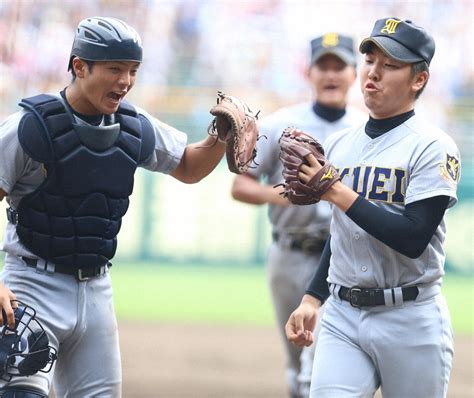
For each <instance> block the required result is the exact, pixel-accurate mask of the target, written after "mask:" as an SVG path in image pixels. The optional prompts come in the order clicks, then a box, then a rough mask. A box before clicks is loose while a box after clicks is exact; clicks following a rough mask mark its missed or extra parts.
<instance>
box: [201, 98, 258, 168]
mask: <svg viewBox="0 0 474 398" xmlns="http://www.w3.org/2000/svg"><path fill="white" fill-rule="evenodd" d="M210 113H211V114H212V115H214V116H215V117H214V119H213V120H212V121H211V123H210V124H209V128H208V133H209V134H210V135H213V136H216V137H217V138H218V139H219V140H220V141H222V142H225V143H226V157H227V165H228V166H229V170H230V171H231V172H233V173H236V174H241V173H245V172H246V171H247V169H248V168H249V167H250V165H251V163H252V162H253V161H254V159H255V156H257V149H256V145H257V140H258V129H257V123H256V121H257V119H258V114H259V113H260V112H257V114H254V113H253V112H252V111H251V110H250V108H249V107H248V106H247V104H246V103H245V102H243V101H241V100H239V99H238V98H235V97H231V96H230V95H225V94H224V93H223V92H221V91H218V92H217V105H215V106H213V107H212V108H211V110H210Z"/></svg>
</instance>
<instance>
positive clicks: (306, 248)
mask: <svg viewBox="0 0 474 398" xmlns="http://www.w3.org/2000/svg"><path fill="white" fill-rule="evenodd" d="M272 237H273V240H274V241H275V242H278V241H279V240H280V234H279V233H278V232H273V233H272ZM289 239H290V244H289V247H290V249H292V250H301V251H302V252H303V253H305V254H307V255H315V254H321V252H322V251H323V249H324V245H325V244H326V239H318V238H315V237H305V238H289Z"/></svg>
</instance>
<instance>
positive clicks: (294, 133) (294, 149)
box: [278, 127, 341, 205]
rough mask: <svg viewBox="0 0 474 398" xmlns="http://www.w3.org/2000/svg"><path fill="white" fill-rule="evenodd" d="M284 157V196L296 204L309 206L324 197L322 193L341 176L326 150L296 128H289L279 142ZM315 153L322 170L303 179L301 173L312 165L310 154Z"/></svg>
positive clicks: (281, 158)
mask: <svg viewBox="0 0 474 398" xmlns="http://www.w3.org/2000/svg"><path fill="white" fill-rule="evenodd" d="M278 142H279V144H280V160H281V161H282V163H283V172H282V174H283V178H284V180H285V182H284V184H283V186H284V191H283V196H284V197H286V198H288V200H289V201H290V202H291V203H293V204H295V205H309V204H313V203H317V202H319V201H320V200H321V196H322V195H323V194H324V193H325V192H326V191H327V190H328V189H329V188H330V187H331V186H332V185H333V184H334V183H335V182H337V181H339V180H340V179H341V177H340V176H339V174H338V173H337V171H336V169H335V168H334V166H333V165H332V164H331V163H329V161H328V160H327V159H326V158H325V157H324V149H323V147H322V146H321V144H320V143H319V142H318V141H316V140H315V139H314V138H313V137H311V136H309V135H308V134H306V133H304V132H303V131H301V130H298V129H296V128H295V127H288V128H286V129H285V130H283V133H282V135H281V137H280V140H279V141H278ZM309 154H313V155H314V157H315V158H316V159H317V160H318V162H319V163H320V164H321V166H322V169H321V170H320V171H319V172H317V173H316V174H315V176H314V177H313V178H311V180H309V181H308V182H307V183H304V182H303V181H301V180H300V179H299V177H298V172H299V171H300V167H301V166H302V165H303V164H308V161H307V160H306V156H308V155H309Z"/></svg>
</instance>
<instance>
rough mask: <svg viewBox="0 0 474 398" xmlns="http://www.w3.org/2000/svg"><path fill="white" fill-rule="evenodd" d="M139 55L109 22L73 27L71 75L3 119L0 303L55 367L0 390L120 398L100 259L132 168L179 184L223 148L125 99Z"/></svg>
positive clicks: (136, 45)
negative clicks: (29, 326) (19, 304)
mask: <svg viewBox="0 0 474 398" xmlns="http://www.w3.org/2000/svg"><path fill="white" fill-rule="evenodd" d="M141 62H142V46H141V42H140V37H139V36H138V34H137V32H136V31H135V30H134V29H133V28H132V27H130V26H129V25H127V24H126V23H125V22H123V21H120V20H118V19H114V18H88V19H85V20H83V21H81V22H80V24H79V26H78V29H77V32H76V36H75V39H74V44H73V48H72V51H71V55H70V62H69V69H70V70H71V73H72V75H73V80H72V82H71V83H70V84H69V85H68V86H67V87H66V88H65V89H64V90H62V91H61V92H60V93H58V94H55V95H41V96H36V97H32V98H28V99H25V100H23V101H22V106H23V108H24V109H23V110H21V111H19V112H17V113H15V114H13V115H11V116H10V117H9V118H7V120H6V121H4V122H3V123H2V124H1V125H0V143H1V145H0V152H1V153H0V200H1V199H3V198H4V197H6V198H7V202H8V204H9V205H10V209H9V211H8V216H9V223H8V225H7V231H6V236H5V241H4V246H3V250H4V251H5V252H6V256H5V266H4V270H3V272H2V274H1V281H2V283H0V309H2V310H3V311H4V312H5V314H6V318H7V319H0V322H1V323H3V322H8V324H9V325H10V326H12V325H14V319H13V311H12V306H11V303H10V300H13V299H15V298H17V299H19V300H22V301H23V302H25V303H27V304H29V305H32V306H33V307H34V308H35V309H36V310H37V314H38V319H41V321H42V323H43V325H44V326H45V329H46V330H47V332H48V334H49V337H50V341H51V345H53V346H54V347H55V348H56V349H57V350H58V360H57V362H56V367H55V371H54V372H51V373H48V374H36V375H34V376H31V377H29V378H21V377H19V378H14V379H13V380H12V381H11V382H10V383H5V382H0V386H1V387H2V388H1V390H0V396H2V397H16V398H18V397H20V398H21V397H27V398H34V397H46V396H47V394H48V393H49V391H50V388H51V382H52V380H51V379H52V378H53V373H54V390H55V394H56V396H57V397H61V398H64V397H86V396H87V397H91V396H94V397H98V396H100V397H114V398H116V397H119V396H120V395H121V366H120V353H119V341H118V333H117V322H116V318H115V314H114V309H113V301H112V286H111V279H110V276H109V273H108V268H109V267H110V263H109V262H108V261H109V260H110V259H111V258H112V257H113V256H114V254H115V250H116V245H117V240H116V236H117V234H118V232H119V229H120V224H121V219H122V216H123V215H124V214H125V213H126V211H127V208H128V197H129V195H130V194H131V192H132V189H133V175H134V173H135V170H136V168H137V166H140V167H144V168H146V169H148V170H151V171H156V172H161V173H165V174H170V175H172V176H173V177H175V178H176V179H178V180H180V181H182V182H185V183H194V182H197V181H199V180H200V179H202V178H203V177H205V176H207V175H208V174H209V173H210V172H211V171H212V170H213V169H214V168H215V167H216V165H217V164H218V162H219V161H220V159H221V158H222V155H223V154H224V151H225V144H223V143H221V142H216V141H217V138H215V137H211V136H208V137H207V138H206V139H204V140H203V141H201V142H198V143H195V144H189V145H186V135H185V134H184V133H182V132H180V131H178V130H176V129H174V128H172V127H171V126H168V125H166V124H164V123H162V122H160V121H159V120H157V119H155V118H154V117H152V116H150V115H149V114H148V113H146V112H145V111H143V110H141V109H139V108H136V107H134V106H132V105H130V104H127V103H124V102H123V99H124V97H125V96H126V95H127V94H128V92H129V91H130V90H131V89H132V87H133V85H134V83H135V79H136V77H137V73H138V70H139V67H140V63H141Z"/></svg>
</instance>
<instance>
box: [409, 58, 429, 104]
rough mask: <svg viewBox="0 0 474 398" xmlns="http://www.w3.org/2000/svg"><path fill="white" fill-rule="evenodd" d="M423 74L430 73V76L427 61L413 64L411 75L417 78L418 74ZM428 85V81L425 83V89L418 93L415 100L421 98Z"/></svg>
mask: <svg viewBox="0 0 474 398" xmlns="http://www.w3.org/2000/svg"><path fill="white" fill-rule="evenodd" d="M421 72H428V75H429V74H430V68H429V66H428V64H427V63H426V61H420V62H415V63H413V64H411V74H412V75H413V76H416V75H417V74H418V73H421ZM427 84H428V80H427V81H426V82H425V84H424V85H423V87H422V88H421V89H420V90H418V91H417V92H416V94H415V99H418V98H420V95H421V93H422V92H423V91H424V90H425V87H426V85H427Z"/></svg>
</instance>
